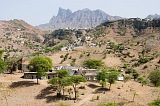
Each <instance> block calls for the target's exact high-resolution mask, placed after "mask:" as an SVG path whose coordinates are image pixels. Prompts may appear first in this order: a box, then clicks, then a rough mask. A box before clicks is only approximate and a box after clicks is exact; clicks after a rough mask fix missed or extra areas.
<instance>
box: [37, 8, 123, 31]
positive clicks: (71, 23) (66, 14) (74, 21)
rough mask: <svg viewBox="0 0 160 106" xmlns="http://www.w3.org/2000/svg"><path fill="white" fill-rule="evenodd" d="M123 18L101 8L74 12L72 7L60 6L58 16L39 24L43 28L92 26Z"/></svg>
mask: <svg viewBox="0 0 160 106" xmlns="http://www.w3.org/2000/svg"><path fill="white" fill-rule="evenodd" d="M117 19H121V17H119V16H110V15H108V14H106V13H105V12H103V11H101V10H93V11H91V10H89V9H83V10H78V11H75V12H72V11H71V10H70V9H67V10H65V9H62V8H59V11H58V14H57V16H53V17H52V18H51V20H50V22H49V23H47V24H42V25H39V26H38V27H39V28H42V29H59V28H92V27H95V26H97V25H99V24H101V23H103V22H105V21H108V20H117Z"/></svg>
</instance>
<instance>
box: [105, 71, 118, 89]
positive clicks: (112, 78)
mask: <svg viewBox="0 0 160 106" xmlns="http://www.w3.org/2000/svg"><path fill="white" fill-rule="evenodd" d="M118 74H119V73H118V72H116V71H110V72H108V73H107V82H108V83H109V90H110V89H111V85H112V84H114V83H115V81H116V80H117V76H118Z"/></svg>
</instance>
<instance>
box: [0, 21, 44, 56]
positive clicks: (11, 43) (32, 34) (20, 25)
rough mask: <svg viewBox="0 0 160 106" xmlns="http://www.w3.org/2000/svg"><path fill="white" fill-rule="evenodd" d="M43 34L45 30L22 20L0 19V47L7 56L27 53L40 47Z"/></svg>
mask: <svg viewBox="0 0 160 106" xmlns="http://www.w3.org/2000/svg"><path fill="white" fill-rule="evenodd" d="M44 35H45V32H43V31H41V30H39V29H38V28H36V27H34V26H31V25H29V24H28V23H26V22H25V21H23V20H17V19H14V20H9V21H4V20H0V49H3V50H5V52H6V53H7V54H8V56H13V55H19V56H20V55H27V54H30V53H32V52H33V51H36V50H37V49H40V48H39V45H40V44H41V43H42V42H43V41H44V37H43V36H44Z"/></svg>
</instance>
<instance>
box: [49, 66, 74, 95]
mask: <svg viewBox="0 0 160 106" xmlns="http://www.w3.org/2000/svg"><path fill="white" fill-rule="evenodd" d="M48 83H49V84H52V85H53V86H56V87H57V96H58V97H61V95H62V93H61V91H63V95H64V88H65V86H69V85H71V84H72V80H71V77H70V76H69V72H68V71H67V70H65V69H62V70H58V71H57V77H54V78H52V79H51V80H49V81H48Z"/></svg>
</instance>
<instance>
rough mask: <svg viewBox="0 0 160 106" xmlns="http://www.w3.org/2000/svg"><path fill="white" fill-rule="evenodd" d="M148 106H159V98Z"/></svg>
mask: <svg viewBox="0 0 160 106" xmlns="http://www.w3.org/2000/svg"><path fill="white" fill-rule="evenodd" d="M148 105H149V106H160V98H158V99H156V100H154V101H153V102H151V103H149V104H148Z"/></svg>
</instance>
